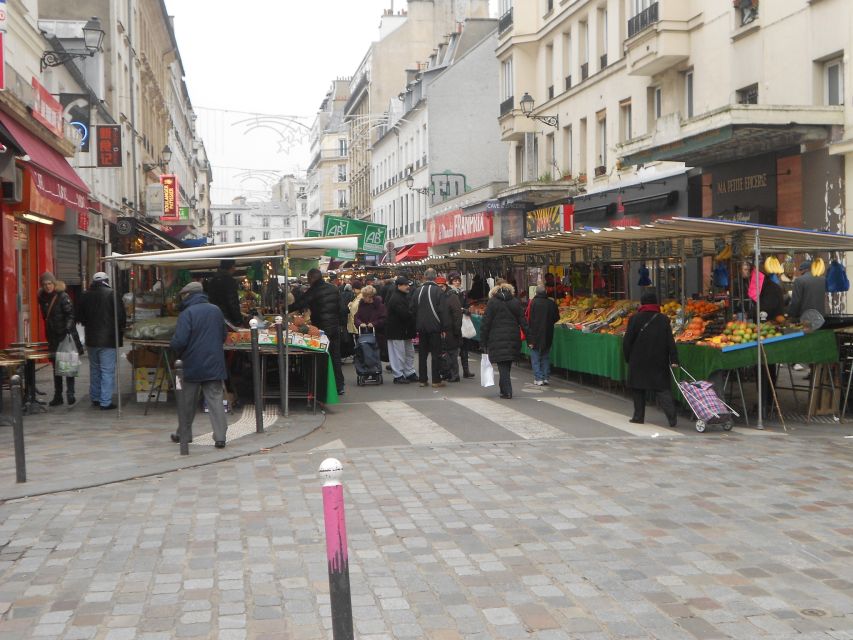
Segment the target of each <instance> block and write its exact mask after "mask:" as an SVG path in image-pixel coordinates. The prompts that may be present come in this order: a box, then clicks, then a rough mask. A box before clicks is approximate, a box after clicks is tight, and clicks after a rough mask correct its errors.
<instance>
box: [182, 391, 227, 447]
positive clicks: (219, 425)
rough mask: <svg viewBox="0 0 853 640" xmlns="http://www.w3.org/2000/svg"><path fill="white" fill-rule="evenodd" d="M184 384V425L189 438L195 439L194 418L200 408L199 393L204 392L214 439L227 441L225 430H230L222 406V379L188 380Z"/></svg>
mask: <svg viewBox="0 0 853 640" xmlns="http://www.w3.org/2000/svg"><path fill="white" fill-rule="evenodd" d="M181 383H182V384H183V391H184V393H183V407H179V408H178V411H183V412H184V415H183V418H184V425H185V428H186V430H187V434H188V436H189V437H188V438H187V439H188V440H192V439H193V420H194V419H195V414H196V411H197V410H198V394H199V391H201V392H202V393H203V394H204V401H205V402H206V403H207V410H208V412H209V415H210V424H211V425H212V426H213V441H214V442H225V432H226V431H227V430H228V421H227V419H226V418H225V408H224V407H223V406H222V399H223V397H222V380H209V381H207V382H187V381H186V380H182V381H181Z"/></svg>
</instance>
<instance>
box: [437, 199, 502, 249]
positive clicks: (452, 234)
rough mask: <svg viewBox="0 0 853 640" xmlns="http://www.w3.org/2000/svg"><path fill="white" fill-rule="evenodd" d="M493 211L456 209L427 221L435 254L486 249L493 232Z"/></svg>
mask: <svg viewBox="0 0 853 640" xmlns="http://www.w3.org/2000/svg"><path fill="white" fill-rule="evenodd" d="M493 222H494V221H493V214H492V212H491V211H485V210H476V211H467V210H465V209H454V210H453V211H448V212H447V213H442V214H439V215H437V216H435V217H434V218H431V219H430V220H428V221H427V235H428V237H429V244H430V249H431V251H432V253H433V254H443V253H452V252H454V251H460V250H462V249H486V248H488V247H489V238H491V237H492V231H493Z"/></svg>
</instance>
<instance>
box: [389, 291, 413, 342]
mask: <svg viewBox="0 0 853 640" xmlns="http://www.w3.org/2000/svg"><path fill="white" fill-rule="evenodd" d="M385 307H386V309H387V310H388V318H387V319H386V320H385V336H386V337H387V338H388V339H389V340H411V339H412V338H414V337H415V317H414V316H413V315H412V311H411V309H409V294H407V293H403V292H402V291H400V290H399V289H396V288H395V289H394V291H392V292H391V294H390V295H389V296H388V302H387V303H386V304H385Z"/></svg>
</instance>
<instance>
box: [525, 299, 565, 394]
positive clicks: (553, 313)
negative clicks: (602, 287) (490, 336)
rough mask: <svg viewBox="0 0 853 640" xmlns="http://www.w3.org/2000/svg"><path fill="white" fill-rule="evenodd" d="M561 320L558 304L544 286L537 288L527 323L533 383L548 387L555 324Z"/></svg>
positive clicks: (531, 302)
mask: <svg viewBox="0 0 853 640" xmlns="http://www.w3.org/2000/svg"><path fill="white" fill-rule="evenodd" d="M559 319H560V311H559V310H558V309H557V303H555V302H554V301H553V300H551V298H549V297H548V291H547V289H546V288H545V286H544V285H539V286H538V287H536V296H535V297H534V298H533V300H531V301H530V307H529V311H528V314H527V322H528V324H529V325H530V333H528V334H527V345H528V346H529V347H530V363H531V365H532V367H533V382H534V384H536V385H539V386H541V385H546V384H548V383H549V377H550V376H551V360H550V354H551V344H552V343H553V341H554V324H555V323H556V322H557V320H559Z"/></svg>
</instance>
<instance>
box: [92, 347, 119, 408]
mask: <svg viewBox="0 0 853 640" xmlns="http://www.w3.org/2000/svg"><path fill="white" fill-rule="evenodd" d="M116 355H117V351H116V349H114V348H112V347H89V398H91V399H92V402H98V403H100V405H101V406H102V407H108V406H110V404H112V401H113V390H114V389H115V386H116Z"/></svg>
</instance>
